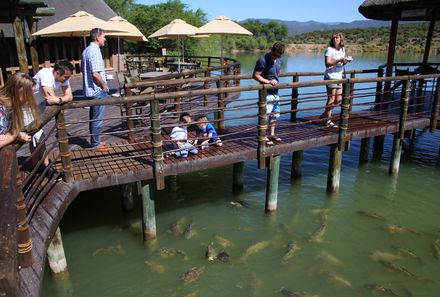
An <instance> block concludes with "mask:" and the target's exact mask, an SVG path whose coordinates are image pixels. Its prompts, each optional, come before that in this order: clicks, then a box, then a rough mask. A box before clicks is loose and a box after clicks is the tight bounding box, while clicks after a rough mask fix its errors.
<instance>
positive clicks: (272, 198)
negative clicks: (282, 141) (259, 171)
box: [266, 155, 281, 212]
mask: <svg viewBox="0 0 440 297" xmlns="http://www.w3.org/2000/svg"><path fill="white" fill-rule="evenodd" d="M271 159H272V164H271V165H272V166H270V168H267V185H266V212H272V211H275V210H277V199H278V180H279V176H280V159H281V157H280V155H276V156H273V158H271Z"/></svg>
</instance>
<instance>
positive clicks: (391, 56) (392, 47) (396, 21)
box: [382, 10, 400, 109]
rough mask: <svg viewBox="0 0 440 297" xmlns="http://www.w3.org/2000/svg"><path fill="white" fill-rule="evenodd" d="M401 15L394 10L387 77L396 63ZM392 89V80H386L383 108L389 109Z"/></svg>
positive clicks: (391, 73)
mask: <svg viewBox="0 0 440 297" xmlns="http://www.w3.org/2000/svg"><path fill="white" fill-rule="evenodd" d="M399 17H400V11H397V10H396V11H394V12H393V16H392V21H391V30H390V42H389V43H388V44H389V46H388V56H387V70H386V73H385V76H386V77H390V76H392V75H393V65H394V54H395V52H396V41H397V29H398V26H399ZM390 89H391V81H386V82H385V87H384V98H383V101H382V102H385V105H383V106H382V109H388V105H389V101H390V100H389V99H390Z"/></svg>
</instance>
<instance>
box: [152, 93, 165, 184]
mask: <svg viewBox="0 0 440 297" xmlns="http://www.w3.org/2000/svg"><path fill="white" fill-rule="evenodd" d="M150 107H151V108H150V109H151V140H152V145H153V174H154V180H155V182H156V189H157V190H162V189H164V188H165V176H164V174H163V151H162V139H161V128H160V108H159V101H158V100H156V99H153V100H151V101H150Z"/></svg>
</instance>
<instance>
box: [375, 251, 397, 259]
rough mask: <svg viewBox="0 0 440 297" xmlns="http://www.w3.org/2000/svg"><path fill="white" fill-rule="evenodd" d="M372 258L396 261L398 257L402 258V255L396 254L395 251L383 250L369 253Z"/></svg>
mask: <svg viewBox="0 0 440 297" xmlns="http://www.w3.org/2000/svg"><path fill="white" fill-rule="evenodd" d="M369 256H370V258H371V259H373V260H375V261H394V260H398V259H402V257H401V256H400V255H396V254H393V253H388V252H382V251H374V252H372V253H370V254H369Z"/></svg>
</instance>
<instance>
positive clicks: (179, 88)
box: [174, 85, 183, 113]
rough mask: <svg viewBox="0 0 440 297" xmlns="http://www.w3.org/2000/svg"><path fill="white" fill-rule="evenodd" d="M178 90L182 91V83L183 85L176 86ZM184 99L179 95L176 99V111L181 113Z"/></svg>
mask: <svg viewBox="0 0 440 297" xmlns="http://www.w3.org/2000/svg"><path fill="white" fill-rule="evenodd" d="M175 91H176V92H180V91H182V85H181V86H176V90H175ZM182 101H183V98H182V97H178V98H175V99H174V110H175V112H176V113H180V112H181V111H182V107H181V104H180V103H181V102H182Z"/></svg>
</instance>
